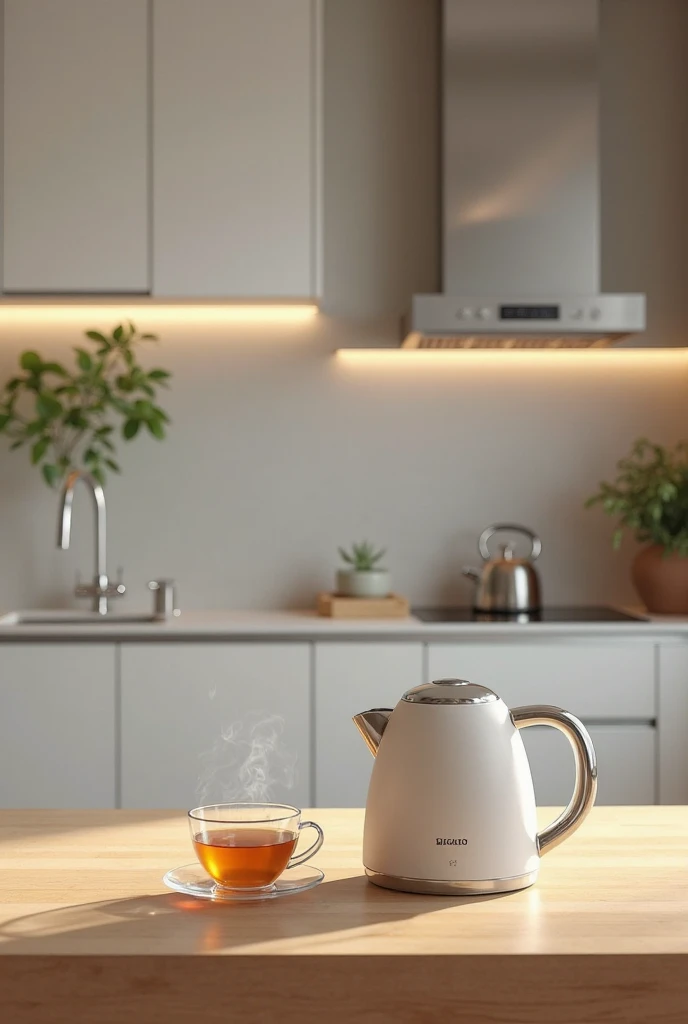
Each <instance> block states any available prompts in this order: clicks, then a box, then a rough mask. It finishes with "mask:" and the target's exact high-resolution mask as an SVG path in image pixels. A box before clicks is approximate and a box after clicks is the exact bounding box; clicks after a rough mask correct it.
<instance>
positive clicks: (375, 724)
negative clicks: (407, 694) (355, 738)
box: [353, 708, 392, 757]
mask: <svg viewBox="0 0 688 1024" xmlns="http://www.w3.org/2000/svg"><path fill="white" fill-rule="evenodd" d="M391 714H392V708H373V709H372V710H371V711H362V712H361V714H360V715H354V718H353V723H354V725H355V726H356V728H357V729H358V731H359V732H360V734H361V736H362V737H363V739H364V740H365V742H366V746H367V747H368V750H369V751H370V753H371V754H372V755H373V757H376V756H377V751H378V747H379V746H380V740H381V739H382V735H383V733H384V731H385V729H386V728H387V726H388V724H389V719H390V717H391Z"/></svg>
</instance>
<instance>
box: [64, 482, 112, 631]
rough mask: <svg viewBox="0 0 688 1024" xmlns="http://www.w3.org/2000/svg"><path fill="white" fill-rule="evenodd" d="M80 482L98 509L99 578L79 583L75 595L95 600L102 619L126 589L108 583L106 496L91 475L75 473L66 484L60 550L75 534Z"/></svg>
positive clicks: (97, 567)
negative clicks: (110, 601)
mask: <svg viewBox="0 0 688 1024" xmlns="http://www.w3.org/2000/svg"><path fill="white" fill-rule="evenodd" d="M78 480H83V482H84V483H85V484H86V485H87V486H88V487H89V488H90V489H91V491H92V492H93V501H94V503H95V508H96V574H95V576H94V578H93V583H91V584H84V583H77V585H76V588H75V590H74V593H75V595H76V596H77V597H92V598H93V611H94V612H97V613H98V614H99V615H107V611H108V599H109V598H111V597H121V596H122V594H124V593H125V592H126V589H127V588H126V587H125V586H124V584H123V583H122V582H121V581H118V582H117V583H110V581H109V580H108V575H107V564H106V561H107V556H106V552H107V547H106V520H105V492H104V491H103V488H102V487H101V485H100V484H99V483H98V481H97V480H96V479H95V477H93V476H91V474H90V473H84V472H82V471H81V470H78V469H75V470H72V472H71V473H70V474H69V476H68V477H67V480H66V481H65V485H64V489H63V491H62V499H61V503H60V514H59V518H58V526H57V546H58V548H62V550H63V551H66V550H67V548H68V547H69V541H70V538H71V533H72V505H73V504H74V487H75V485H76V483H77V481H78Z"/></svg>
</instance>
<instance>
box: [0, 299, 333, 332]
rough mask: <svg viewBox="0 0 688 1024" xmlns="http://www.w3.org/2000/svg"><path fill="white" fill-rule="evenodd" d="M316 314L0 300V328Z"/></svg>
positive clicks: (286, 318)
mask: <svg viewBox="0 0 688 1024" xmlns="http://www.w3.org/2000/svg"><path fill="white" fill-rule="evenodd" d="M317 313H318V307H317V306H314V305H310V304H308V305H306V304H299V305H287V304H283V305H277V304H275V305H258V304H254V305H249V304H246V305H238V304H237V305H207V306H206V305H200V304H199V305H196V304H193V303H190V304H188V305H187V304H178V305H176V304H172V303H152V302H145V303H144V302H141V301H140V300H138V301H136V300H134V301H132V302H131V303H128V302H126V301H122V302H117V303H115V302H113V303H93V304H90V305H89V304H86V303H84V304H82V303H63V302H56V303H48V302H36V303H19V302H0V328H2V326H3V325H5V324H13V325H14V324H17V325H18V324H30V325H33V324H37V323H40V324H63V323H70V324H71V323H75V322H77V323H78V322H80V321H89V322H90V321H94V322H95V321H103V320H108V319H113V320H117V319H119V320H122V319H125V320H126V319H131V320H136V319H141V320H145V321H146V322H148V321H150V320H152V319H154V320H155V321H156V322H157V323H165V324H170V323H179V324H182V323H184V324H186V323H188V324H218V325H222V324H299V323H304V322H306V321H308V320H312V319H313V317H315V316H316V315H317Z"/></svg>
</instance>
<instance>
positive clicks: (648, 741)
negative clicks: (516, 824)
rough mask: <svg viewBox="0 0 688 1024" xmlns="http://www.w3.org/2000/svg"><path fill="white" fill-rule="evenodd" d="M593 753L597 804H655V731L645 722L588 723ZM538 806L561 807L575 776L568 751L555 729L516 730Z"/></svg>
mask: <svg viewBox="0 0 688 1024" xmlns="http://www.w3.org/2000/svg"><path fill="white" fill-rule="evenodd" d="M587 729H588V732H589V733H590V738H591V739H592V742H593V745H594V747H595V753H596V755H597V770H598V789H597V803H598V804H654V803H656V801H657V793H656V767H655V766H656V753H655V743H656V730H655V729H654V728H653V727H652V726H650V725H589V726H587ZM521 738H522V740H523V743H524V745H525V748H526V751H527V753H528V760H529V762H530V769H531V771H532V773H533V784H534V786H535V799H536V801H537V803H538V804H540V805H543V804H552V805H553V806H560V805H565V804H567V803H568V802H569V800H570V799H571V796H572V794H573V786H574V779H575V770H574V762H573V751H572V750H571V746H570V744H569V742H568V740H567V739H566V737H565V736H563V735H562V734H561V733H560V732H558V731H557V730H556V729H550V728H546V727H544V726H542V727H541V726H532V727H531V728H530V729H522V730H521Z"/></svg>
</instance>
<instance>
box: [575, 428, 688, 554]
mask: <svg viewBox="0 0 688 1024" xmlns="http://www.w3.org/2000/svg"><path fill="white" fill-rule="evenodd" d="M617 469H618V470H619V472H618V475H617V477H616V480H614V481H613V482H612V483H601V484H600V489H599V491H598V492H597V494H594V495H593V496H592V497H591V498H589V499H588V500H587V501H586V503H585V505H586V508H589V507H590V506H592V505H600V506H601V507H602V510H603V511H604V512H605V513H606V514H607V515H608V516H613V517H614V518H616V519H618V520H619V526H618V528H617V529H616V530H615V532H614V536H613V546H614V548H618V547H619V545H620V544H621V540H622V537H623V534H624V531H625V530H626V529H628V530H630V531H631V532H632V533H633V534H634V535H635V538H636V540H638V541H640V542H641V543H648V542H649V543H652V544H659V545H660V546H661V547H663V548H664V550H665V553H666V554H670V553H671V552H676V553H678V554H680V555H684V556H688V442H686V441H680V442H679V443H678V444H677V445H675V446H674V448H663V447H662V446H661V445H658V444H653V443H652V442H651V441H648V440H647V439H646V438H640V440H638V441H636V442H635V444H634V445H633V448H632V449H631V453H630V455H628V456H627V457H626V458H623V459H621V460H620V461H619V462H618V463H617Z"/></svg>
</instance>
